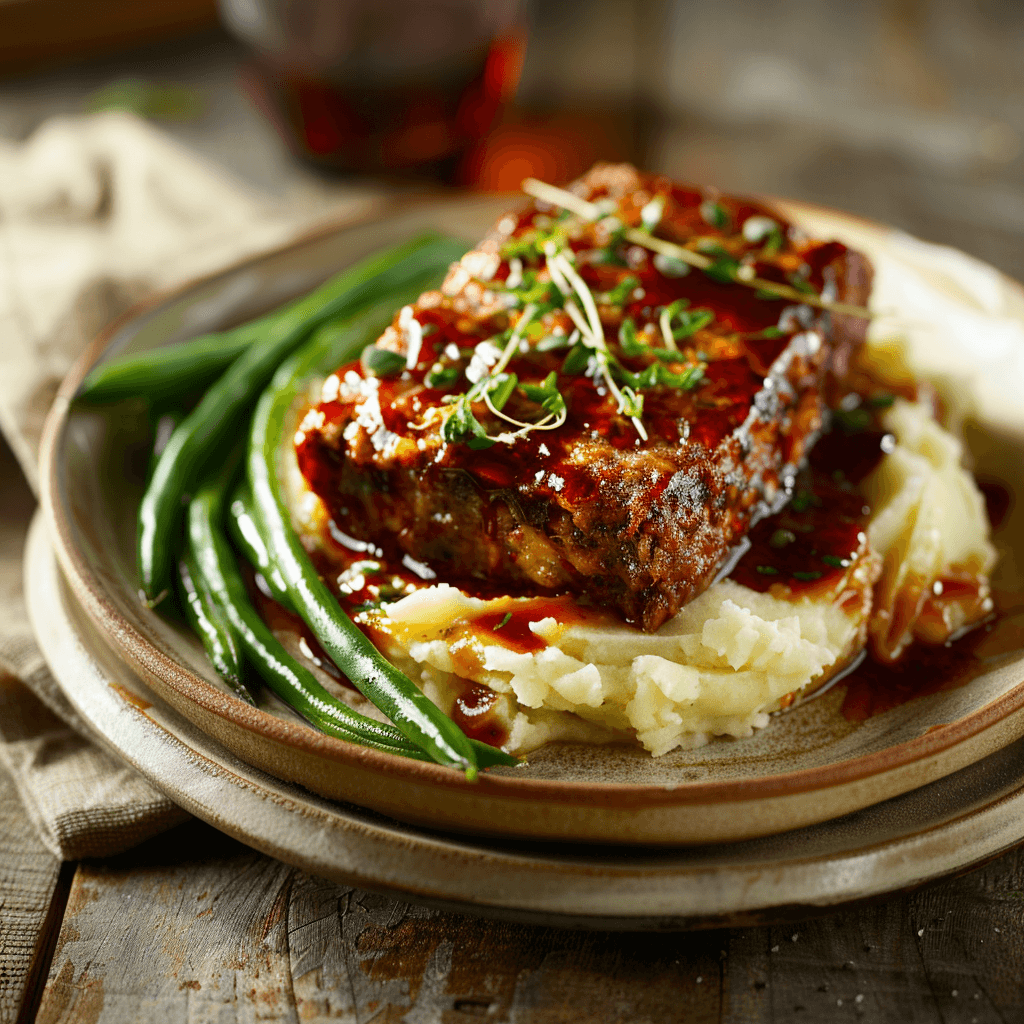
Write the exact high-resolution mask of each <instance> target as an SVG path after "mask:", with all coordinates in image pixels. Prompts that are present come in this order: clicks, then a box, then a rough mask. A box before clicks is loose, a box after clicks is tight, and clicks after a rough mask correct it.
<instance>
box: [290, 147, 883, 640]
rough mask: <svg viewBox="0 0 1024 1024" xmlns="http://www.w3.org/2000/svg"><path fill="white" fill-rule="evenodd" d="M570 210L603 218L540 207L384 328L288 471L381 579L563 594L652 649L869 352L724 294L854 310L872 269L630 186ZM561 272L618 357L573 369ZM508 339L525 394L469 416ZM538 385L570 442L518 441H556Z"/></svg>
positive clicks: (710, 201)
mask: <svg viewBox="0 0 1024 1024" xmlns="http://www.w3.org/2000/svg"><path fill="white" fill-rule="evenodd" d="M570 189H571V191H572V192H573V193H575V194H576V195H577V196H580V197H582V198H584V199H587V200H590V201H592V202H595V203H597V204H599V207H600V210H601V213H602V216H601V218H600V219H599V220H596V221H594V220H586V219H583V218H582V217H580V216H577V215H573V214H567V213H565V212H564V211H562V210H560V209H558V208H557V207H552V206H549V205H546V204H544V203H540V202H535V203H533V204H532V205H531V206H529V207H528V208H527V209H525V210H524V211H522V212H519V213H513V214H508V215H506V216H504V217H502V218H500V220H499V221H498V223H497V225H496V227H495V228H494V229H493V231H492V232H491V233H490V234H489V235H488V236H487V238H486V239H485V240H484V241H483V242H482V243H481V244H480V245H479V246H478V247H477V248H476V249H474V250H472V251H471V252H469V253H467V254H466V256H464V257H463V259H462V260H461V261H460V262H459V263H458V264H455V265H454V266H453V267H452V268H451V271H450V272H449V274H448V276H447V278H446V279H445V281H444V283H443V285H442V286H441V288H440V290H438V291H431V292H427V293H425V294H424V295H422V296H421V297H420V299H419V301H418V302H417V303H415V304H414V305H413V306H411V307H406V308H405V309H403V310H402V311H401V312H399V313H398V314H396V316H395V320H394V322H393V323H392V325H391V327H389V328H388V329H387V331H386V332H385V333H384V335H383V336H382V337H381V338H380V339H379V340H378V342H377V344H376V346H375V349H374V350H373V351H374V353H375V354H376V356H377V357H378V358H377V359H375V360H374V359H367V357H366V354H365V353H364V357H363V359H362V360H361V361H358V362H353V363H350V364H347V365H345V366H342V367H340V368H339V369H338V370H337V371H336V373H335V374H333V375H332V376H331V377H330V378H328V380H327V381H326V383H325V385H324V389H323V394H322V396H321V397H322V400H321V401H320V403H319V404H318V405H316V406H315V407H313V408H312V409H310V410H309V411H308V412H307V414H306V415H305V417H304V418H303V419H302V421H301V426H300V428H299V430H298V432H297V434H296V442H295V443H296V452H297V456H298V462H299V466H300V468H301V470H302V473H303V475H304V476H305V478H306V480H307V482H308V484H309V486H310V488H311V489H312V490H313V491H314V492H315V493H316V494H317V495H318V496H319V497H320V498H321V499H322V500H323V502H324V503H325V505H326V507H327V509H328V511H329V513H330V515H331V517H332V518H333V520H334V524H335V525H336V527H337V531H338V532H339V533H340V534H343V535H346V536H347V537H349V538H352V539H353V540H354V541H355V542H357V544H364V545H365V544H370V545H373V546H375V547H377V548H379V549H380V550H381V551H382V552H383V553H384V554H385V555H386V556H387V557H388V558H389V560H393V564H397V563H398V562H399V561H401V560H402V558H403V557H405V558H406V559H408V558H412V559H415V561H416V563H418V564H421V565H424V566H426V567H429V570H431V571H432V572H434V573H436V574H437V577H438V578H440V579H441V580H444V581H446V582H449V583H453V584H456V585H459V586H462V587H464V588H465V589H467V590H468V591H470V592H476V593H481V592H490V593H495V592H504V593H509V594H523V593H530V594H566V593H568V594H573V595H576V597H577V598H578V599H579V600H580V601H581V603H583V604H590V605H594V606H599V607H605V608H610V609H614V610H615V611H617V612H618V613H619V614H620V615H621V616H622V617H623V618H624V619H625V620H626V621H627V622H629V623H631V624H634V625H636V626H639V627H641V628H642V629H644V630H654V629H657V628H658V627H659V626H660V625H661V624H662V623H663V622H665V621H666V620H667V619H668V618H670V617H671V616H673V615H674V614H675V613H676V612H677V611H678V610H679V609H680V608H681V607H682V606H683V605H684V604H686V603H687V602H688V601H690V600H691V599H692V598H694V597H695V596H697V595H698V594H700V593H701V592H702V591H703V590H704V589H706V588H707V587H708V586H709V585H710V584H711V583H712V582H713V581H714V580H715V578H716V577H717V576H718V575H719V574H720V573H721V571H722V570H723V567H725V566H726V565H728V564H729V562H730V561H731V559H732V556H733V555H734V553H735V552H736V551H737V550H738V548H739V546H740V545H742V542H743V539H744V537H745V535H746V533H747V532H748V530H749V529H750V528H751V527H752V526H753V525H754V524H755V523H756V522H757V521H758V520H760V519H763V518H764V517H765V516H767V515H769V514H771V513H773V512H774V511H777V510H778V509H779V508H781V507H782V506H783V505H784V504H785V502H786V500H787V498H788V495H789V492H790V490H791V489H792V486H793V479H794V475H795V472H796V470H797V468H798V467H799V466H800V464H801V463H802V462H803V461H804V459H805V457H806V456H807V454H808V452H809V450H810V448H811V446H812V445H813V444H814V442H815V440H816V439H817V437H818V435H819V434H820V433H821V431H822V429H823V424H824V422H825V419H826V417H827V409H828V406H829V403H830V401H834V400H836V399H837V397H838V396H840V395H841V394H843V383H844V379H845V377H846V376H847V374H848V372H849V370H848V368H849V365H850V361H851V357H852V356H853V354H854V351H855V349H856V347H857V346H858V345H860V344H861V343H862V342H863V337H864V331H865V327H866V321H864V320H863V319H860V318H855V317H849V316H844V315H839V314H836V313H834V312H826V311H823V310H821V309H816V308H813V307H812V306H810V305H807V304H800V303H798V302H794V301H793V300H792V299H778V298H775V297H772V296H769V295H766V294H765V293H764V292H761V291H757V290H756V289H754V288H751V287H749V286H747V285H745V284H742V283H740V282H739V281H737V280H735V279H734V278H735V276H736V275H737V274H738V275H740V276H741V277H742V276H746V277H747V278H751V277H755V276H756V277H757V278H759V279H763V280H771V281H776V282H780V283H788V284H790V285H791V286H796V287H798V288H801V289H804V290H806V291H807V292H810V291H812V290H813V292H815V293H817V294H819V295H821V296H822V297H823V298H825V299H829V300H833V301H835V302H842V303H846V304H852V305H856V306H864V305H866V301H867V298H868V293H869V291H870V281H871V269H870V266H869V265H868V263H867V261H866V260H865V259H864V257H862V256H861V255H860V254H858V253H856V252H853V251H851V250H849V249H847V248H846V247H845V246H844V245H841V244H840V243H838V242H821V241H815V240H811V239H808V238H806V237H805V236H804V235H803V234H802V233H801V232H800V231H799V230H797V229H796V228H794V227H793V226H792V225H790V224H788V223H787V222H786V220H785V219H784V218H783V217H782V216H780V214H779V213H778V212H777V211H775V210H773V209H771V208H769V207H767V206H765V205H763V204H761V203H758V202H756V201H753V200H750V199H742V198H735V197H731V196H726V195H720V194H718V193H717V192H713V191H710V190H707V189H699V188H696V187H690V186H685V185H679V184H675V183H673V182H672V181H670V180H668V179H666V178H663V177H655V176H651V175H647V174H643V173H641V172H639V171H637V170H636V169H634V168H633V167H630V166H628V165H598V166H596V167H595V168H593V169H592V170H591V171H590V172H588V173H587V174H586V175H585V176H584V177H582V178H581V179H579V180H578V181H576V182H575V183H573V184H572V185H571V186H570ZM623 225H624V226H627V227H645V228H646V229H649V230H650V231H651V232H652V233H653V234H654V235H656V236H657V237H660V238H663V239H667V240H669V241H672V242H675V243H678V244H681V245H684V246H686V247H687V248H690V249H691V250H693V251H695V252H698V253H702V254H705V255H709V256H711V258H712V259H713V261H714V265H713V267H712V269H711V270H710V271H708V272H705V271H701V270H697V269H693V268H690V267H688V266H686V265H685V264H683V263H681V262H680V261H678V260H674V259H671V258H665V257H658V256H656V255H655V254H654V253H653V252H651V251H650V250H648V249H647V248H644V247H642V246H639V245H635V244H632V243H631V242H629V241H628V240H625V239H623V237H622V230H621V229H622V226H623ZM558 251H561V252H563V253H565V254H569V257H568V258H569V260H570V263H571V266H572V267H573V268H574V269H575V272H576V274H577V275H578V276H579V278H580V279H581V280H582V282H584V283H585V286H586V288H587V289H588V290H589V292H590V295H591V296H592V298H593V300H594V307H596V315H597V316H598V317H599V319H600V326H601V328H602V330H603V335H604V338H603V344H604V349H605V351H606V353H607V358H605V357H601V356H599V353H598V351H597V349H596V348H595V347H594V346H595V345H598V346H599V347H600V342H596V341H595V339H594V337H593V336H592V337H591V338H590V341H589V348H588V347H586V346H584V349H583V351H582V353H581V350H580V341H579V337H580V335H579V331H578V329H577V328H578V325H579V322H580V321H579V317H578V316H577V318H576V319H573V318H571V317H570V315H569V312H567V310H566V309H565V308H564V307H565V305H566V304H568V303H567V302H563V303H562V305H559V303H558V293H557V292H554V291H553V290H552V287H551V277H552V275H551V271H550V269H549V267H550V264H549V262H548V259H549V257H551V256H552V254H553V253H557V252H558ZM560 265H561V266H562V267H563V268H564V266H565V264H564V263H562V264H560ZM723 268H724V269H723ZM748 268H749V269H748ZM555 276H556V277H558V273H557V269H556V271H555ZM730 278H733V279H730ZM562 279H563V293H564V275H563V278H562ZM545 289H546V290H545ZM552 295H555V296H556V300H555V302H554V303H553V304H552V303H551V302H550V301H549V302H547V303H545V302H543V301H541V299H543V298H544V297H547V298H548V299H550V297H551V296H552ZM538 297H540V298H539V299H538ZM562 297H563V299H564V294H563V296H562ZM572 298H573V300H574V302H575V304H576V305H577V310H576V312H577V313H579V312H581V310H582V307H583V306H584V305H585V303H584V302H582V301H581V298H580V294H579V293H578V292H576V293H573V294H572ZM532 300H537V301H532ZM679 300H682V301H679ZM673 304H675V305H673ZM527 309H529V310H530V312H531V313H532V314H533V315H534V318H533V319H532V320H530V321H529V323H528V324H527V320H529V317H526V319H524V311H525V310H527ZM537 309H541V311H542V312H541V313H540V314H539V315H537V313H536V310H537ZM680 310H682V311H683V312H682V316H681V318H680V319H673V317H677V316H679V311H680ZM625 321H629V323H628V324H627V325H626V328H625V330H624V328H623V325H624V322H625ZM591 322H593V321H591ZM680 323H681V326H676V325H677V324H680ZM517 324H518V325H519V328H520V331H519V332H518V333H517V331H516V329H517ZM630 328H634V329H635V332H634V331H631V330H630ZM510 332H511V333H510ZM519 333H521V335H522V339H521V341H520V340H519V337H518V334H519ZM668 334H671V335H672V337H671V339H670V338H669V337H668ZM510 337H512V338H513V343H512V346H513V352H512V355H511V358H510V359H509V360H508V361H507V365H504V366H502V367H501V369H502V370H503V372H504V373H506V374H514V375H515V381H516V382H517V383H518V386H517V387H516V388H515V389H514V390H512V391H511V393H506V394H504V395H503V396H502V400H503V401H504V404H503V405H501V406H500V407H499V406H497V405H495V403H494V402H493V401H492V402H491V403H490V404H488V403H486V402H485V401H483V400H482V399H481V400H475V396H472V395H471V396H470V398H472V399H474V400H472V401H469V402H468V403H465V404H464V405H462V406H460V402H459V400H458V398H457V396H459V395H465V393H466V392H467V391H469V389H470V387H471V382H472V381H474V380H479V379H480V377H481V374H483V376H484V378H485V383H486V375H487V374H488V373H489V372H490V368H491V367H494V366H495V364H496V363H497V362H499V358H498V357H499V355H500V354H501V353H502V352H503V350H504V347H505V346H506V345H508V344H509V338H510ZM635 338H639V339H640V342H641V343H637V342H636V341H635V340H634V339H635ZM677 339H678V340H677ZM382 352H383V353H385V354H386V355H387V356H388V357H390V359H389V360H383V362H386V363H388V369H387V370H386V371H385V372H381V371H380V369H379V367H380V365H381V364H382V359H381V358H380V355H381V353H382ZM398 356H401V357H402V358H401V359H398V358H397V357H398ZM602 360H604V361H603V362H602ZM609 365H611V366H612V367H613V371H614V374H617V375H618V376H617V378H615V377H614V376H613V380H614V379H617V380H618V383H619V385H623V382H624V381H626V380H629V381H632V382H633V383H634V384H635V385H636V387H637V394H639V395H641V396H642V399H643V403H642V414H641V415H640V416H632V415H630V412H635V406H625V407H624V400H623V398H622V389H621V388H620V390H619V394H616V393H615V389H614V388H613V387H610V386H609V382H608V378H607V376H606V375H603V374H602V366H604V367H605V368H607V367H608V366H609ZM658 366H661V367H664V370H665V372H663V371H661V370H659V369H658ZM375 368H376V372H374V369H375ZM652 368H653V369H652ZM644 371H647V373H646V377H643V376H640V375H642V374H644ZM552 373H553V374H554V375H555V376H554V378H551V377H550V376H549V375H551V374H552ZM467 374H468V379H467V376H466V375H467ZM631 375H632V376H631ZM659 375H660V376H659ZM663 380H666V381H668V383H662V381H663ZM638 381H643V385H641V384H638V383H637V382H638ZM524 385H525V386H526V387H525V390H524ZM530 385H532V386H533V387H532V389H531V388H530ZM552 385H554V387H552ZM545 387H546V388H547V391H546V392H545V393H551V392H552V391H553V390H557V392H558V394H559V395H560V396H561V402H562V403H563V405H564V422H562V423H561V424H560V425H558V426H557V427H556V428H555V429H539V428H538V429H530V430H521V429H520V430H512V429H511V427H510V425H509V421H510V420H514V421H517V422H518V423H519V424H520V425H522V424H531V423H532V424H540V423H543V424H545V425H546V426H547V427H548V428H550V426H551V425H552V423H557V419H555V418H554V417H552V416H547V418H546V419H545V408H544V407H542V404H541V400H542V392H541V391H540V390H538V389H541V388H545ZM641 388H642V389H641ZM478 391H479V389H478ZM527 392H529V394H528V393H527ZM628 394H629V395H632V394H633V393H632V391H630V392H628ZM531 396H532V397H531ZM460 409H463V410H468V411H471V413H472V416H471V417H470V419H472V420H474V421H475V424H476V425H478V426H479V427H480V428H482V430H477V431H476V432H475V434H474V433H473V432H467V431H464V432H463V435H458V439H455V440H453V438H455V437H456V436H457V435H456V434H455V433H454V432H453V431H452V429H451V426H452V425H451V424H449V425H448V429H446V427H445V424H446V420H447V419H448V418H449V417H451V416H454V415H456V414H457V413H459V410H460ZM496 410H500V413H501V414H502V415H501V416H499V415H498V414H497V411H496ZM505 417H507V419H506V418H505ZM483 433H485V434H486V435H489V437H487V438H483V437H482V436H481V434H483ZM495 438H497V440H496V441H495V440H494V439H495ZM467 442H468V443H467ZM492 442H493V443H492Z"/></svg>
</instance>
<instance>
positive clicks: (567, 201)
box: [522, 178, 874, 320]
mask: <svg viewBox="0 0 1024 1024" xmlns="http://www.w3.org/2000/svg"><path fill="white" fill-rule="evenodd" d="M522 189H523V191H524V192H525V193H526V194H527V195H530V196H533V197H534V199H539V200H541V202H545V203H550V204H551V205H552V206H558V207H560V208H561V209H563V210H569V211H571V212H572V213H575V214H577V215H578V216H580V217H582V218H583V219H584V220H588V221H598V220H601V219H602V218H603V217H604V216H606V214H605V212H604V211H603V210H602V209H601V207H599V206H598V205H597V204H596V203H592V202H590V201H589V200H587V199H583V198H582V197H580V196H577V195H575V194H573V193H572V192H567V191H566V190H565V189H561V188H557V187H556V186H554V185H549V184H548V183H547V182H545V181H538V180H537V179H536V178H527V179H526V180H525V181H524V182H523V184H522ZM645 209H646V207H645ZM651 219H653V218H651ZM706 219H707V218H706ZM658 220H660V213H659V216H658ZM654 223H655V225H656V224H657V221H655V222H654ZM645 227H646V223H645ZM621 234H622V237H623V238H624V239H625V240H626V241H629V242H633V243H634V244H635V245H640V246H643V247H644V248H645V249H650V250H651V251H652V252H656V253H659V254H661V255H663V256H667V257H670V258H672V259H676V260H680V261H681V262H683V263H686V264H688V265H689V266H691V267H696V268H697V269H698V270H702V271H704V272H705V273H706V274H708V275H709V276H711V277H713V278H715V279H716V280H720V281H724V282H729V281H734V282H735V283H736V284H742V285H746V286H747V287H749V288H756V289H757V290H758V291H761V292H764V293H766V294H768V295H771V296H773V297H776V298H781V299H791V300H793V301H795V302H800V303H805V304H806V305H808V306H816V307H817V308H819V309H826V310H829V311H830V312H832V313H842V314H844V315H846V316H855V317H860V318H861V319H865V320H869V319H871V318H872V317H873V316H874V314H873V313H872V312H871V311H870V310H868V309H864V308H863V307H861V306H851V305H848V304H847V303H845V302H831V301H829V300H828V299H823V298H822V297H821V296H820V295H818V294H817V293H816V292H815V291H814V289H813V288H810V286H806V287H803V286H801V287H795V286H793V285H786V284H780V283H779V282H778V281H767V280H765V279H763V278H759V277H756V276H754V275H753V274H751V275H750V276H747V275H745V274H744V268H743V267H742V266H741V265H740V264H739V262H738V261H737V260H735V259H733V258H732V257H730V256H728V255H722V254H719V255H716V256H714V257H711V256H707V255H705V254H704V253H700V252H694V251H693V250H692V249H687V248H686V247H685V246H682V245H676V243H675V242H669V241H667V240H666V239H664V238H658V237H656V236H655V235H653V234H651V230H650V229H647V230H645V229H642V228H628V227H627V228H623V229H622V231H621ZM751 269H752V268H751ZM804 285H806V282H804ZM808 289H809V290H808Z"/></svg>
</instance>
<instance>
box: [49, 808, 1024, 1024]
mask: <svg viewBox="0 0 1024 1024" xmlns="http://www.w3.org/2000/svg"><path fill="white" fill-rule="evenodd" d="M1022 889H1024V856H1022V855H1021V854H1020V853H1019V852H1018V853H1012V854H1009V855H1007V856H1005V857H1003V858H1002V859H1001V860H999V861H997V862H995V863H994V864H992V865H990V866H989V867H986V868H983V869H981V870H979V871H975V872H974V873H972V874H970V875H968V876H966V877H964V878H962V879H958V880H954V881H950V882H946V883H943V884H941V885H938V886H934V887H931V888H929V889H926V890H923V891H921V892H919V893H916V894H912V895H908V896H901V897H896V898H894V899H892V900H889V901H887V902H885V903H880V904H877V905H875V906H868V907H863V908H859V909H853V910H850V911H847V912H844V913H839V914H832V915H830V916H828V917H823V918H819V919H815V920H809V921H806V922H803V923H801V924H798V925H787V926H785V927H772V928H768V927H763V928H745V929H733V930H720V931H708V932H693V933H688V934H637V935H629V934H625V935H624V934H614V933H605V932H571V931H564V930H561V929H556V928H539V927H532V926H525V925H517V924H509V923H503V922H497V921H490V920H484V919H476V918H469V917H462V916H459V915H456V914H449V913H445V912H442V911H437V910H431V909H427V908H423V907H418V906H411V905H409V904H405V903H402V902H399V901H396V900H392V899H390V898H388V897H385V896H380V895H376V894H373V893H368V892H364V891H361V890H356V889H351V888H346V887H345V886H341V885H336V884H334V883H331V882H325V881H323V880H320V879H317V878H313V877H310V876H309V875H306V874H304V873H303V872H301V871H298V870H296V869H293V868H289V867H287V866H285V865H283V864H280V863H278V862H276V861H274V860H272V859H270V858H267V857H264V856H262V855H260V854H257V853H254V852H252V851H250V850H248V849H246V848H245V847H243V846H241V845H240V844H238V843H236V842H234V841H233V840H230V839H227V838H226V837H224V836H221V835H220V834H218V833H217V832H215V831H214V830H213V829H211V828H209V827H208V826H206V825H203V824H200V823H198V822H195V823H190V824H189V825H186V826H183V827H181V828H179V829H176V830H175V831H174V832H172V833H169V834H168V835H167V836H165V837H161V838H160V839H158V840H154V841H152V842H150V843H149V844H147V845H146V846H145V847H143V848H141V849H140V851H138V852H137V853H135V854H131V855H125V856H124V857H121V858H117V859H115V860H111V861H107V862H104V863H87V864H83V865H81V866H80V867H79V869H78V872H77V875H76V878H75V881H74V885H73V887H72V891H71V898H70V900H69V903H68V909H67V914H66V917H65V920H64V924H63V928H62V930H61V935H60V938H59V941H58V945H57V949H56V953H55V956H54V959H53V963H52V966H51V970H50V975H49V980H48V983H47V987H46V991H45V993H44V996H43V1000H42V1005H41V1008H40V1013H39V1017H38V1020H39V1021H45V1022H58V1021H60V1022H71V1021H74V1022H76V1024H77V1022H88V1024H96V1022H116V1024H123V1022H130V1021H150V1020H156V1021H159V1022H160V1024H176V1022H178V1021H182V1022H184V1021H189V1022H203V1021H229V1020H246V1021H249V1020H261V1021H288V1022H291V1021H295V1022H298V1021H302V1022H310V1021H340V1022H344V1024H349V1022H351V1024H364V1022H369V1021H373V1022H375V1024H398V1022H400V1021H401V1022H404V1024H434V1022H440V1024H472V1022H473V1021H487V1022H508V1024H561V1022H566V1024H568V1022H572V1024H579V1022H583V1024H589V1022H594V1024H620V1022H621V1024H626V1022H629V1024H639V1022H651V1024H660V1022H662V1021H687V1022H701V1021H735V1022H743V1024H747V1022H750V1024H761V1022H771V1024H782V1022H786V1024H788V1022H796V1021H802V1022H807V1021H810V1022H817V1021H830V1022H831V1021H840V1022H841V1021H851V1022H852V1021H884V1022H889V1021H892V1022H899V1024H918V1022H922V1024H932V1022H944V1024H956V1022H960V1021H963V1022H964V1024H968V1022H971V1021H977V1024H988V1022H1002V1024H1010V1022H1015V1021H1019V1020H1021V1019H1024V980H1022V977H1021V965H1022V964H1024V929H1022V928H1021V922H1022V919H1024V893H1022Z"/></svg>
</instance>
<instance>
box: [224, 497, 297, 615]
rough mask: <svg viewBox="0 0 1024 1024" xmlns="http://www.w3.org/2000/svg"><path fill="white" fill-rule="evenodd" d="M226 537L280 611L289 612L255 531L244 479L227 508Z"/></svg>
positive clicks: (285, 593) (274, 570)
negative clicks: (227, 536) (262, 582)
mask: <svg viewBox="0 0 1024 1024" xmlns="http://www.w3.org/2000/svg"><path fill="white" fill-rule="evenodd" d="M228 533H229V534H230V535H231V539H232V540H233V541H234V543H235V547H236V548H238V550H239V551H241V552H242V554H243V555H245V557H246V560H247V561H248V562H249V564H250V565H251V566H252V567H253V568H254V569H255V570H256V571H257V572H258V573H259V574H260V575H261V576H262V577H263V579H264V580H265V581H266V584H267V587H268V589H269V590H270V594H271V596H272V597H273V599H274V600H275V601H276V602H277V603H278V604H279V605H281V607H282V608H285V609H286V610H287V611H291V610H292V607H291V603H290V601H289V599H288V585H287V584H286V583H285V581H284V579H283V578H282V576H281V573H280V572H279V571H278V569H277V566H275V565H274V564H273V563H272V562H271V561H270V554H269V553H268V551H267V546H266V544H264V543H263V538H262V537H261V536H260V531H259V528H258V527H257V526H256V523H255V522H254V521H253V516H252V495H251V494H250V493H249V484H248V482H247V481H246V480H245V479H244V478H242V479H241V480H239V481H238V484H237V486H236V487H235V490H234V493H233V494H232V496H231V506H230V509H229V512H228Z"/></svg>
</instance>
